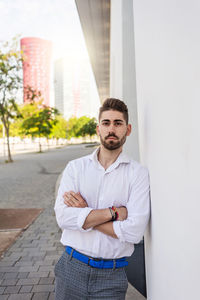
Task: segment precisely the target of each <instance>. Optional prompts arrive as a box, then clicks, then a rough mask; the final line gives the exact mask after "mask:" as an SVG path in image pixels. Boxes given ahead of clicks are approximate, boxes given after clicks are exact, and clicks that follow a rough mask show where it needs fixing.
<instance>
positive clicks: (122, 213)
mask: <svg viewBox="0 0 200 300" xmlns="http://www.w3.org/2000/svg"><path fill="white" fill-rule="evenodd" d="M117 212H118V214H119V217H118V219H117V221H124V220H126V219H127V216H128V211H127V208H126V207H125V206H121V207H117Z"/></svg>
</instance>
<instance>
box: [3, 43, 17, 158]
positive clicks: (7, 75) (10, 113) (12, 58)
mask: <svg viewBox="0 0 200 300" xmlns="http://www.w3.org/2000/svg"><path fill="white" fill-rule="evenodd" d="M17 45H18V40H17V38H14V39H13V40H12V41H11V42H0V119H1V121H2V123H3V126H4V128H5V133H6V137H7V146H8V160H7V162H12V161H13V160H12V157H11V151H10V143H9V136H10V124H11V120H14V119H17V118H21V117H22V116H21V114H20V112H19V109H18V105H17V103H16V93H17V91H18V90H19V89H21V87H22V85H21V83H22V71H21V70H22V53H21V51H18V50H17Z"/></svg>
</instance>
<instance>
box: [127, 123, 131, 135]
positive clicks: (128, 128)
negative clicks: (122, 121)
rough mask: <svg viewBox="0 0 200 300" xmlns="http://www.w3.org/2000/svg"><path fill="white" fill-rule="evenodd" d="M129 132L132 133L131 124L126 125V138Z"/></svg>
mask: <svg viewBox="0 0 200 300" xmlns="http://www.w3.org/2000/svg"><path fill="white" fill-rule="evenodd" d="M131 131H132V126H131V124H128V125H127V131H126V136H129V135H130V134H131Z"/></svg>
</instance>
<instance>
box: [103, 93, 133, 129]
mask: <svg viewBox="0 0 200 300" xmlns="http://www.w3.org/2000/svg"><path fill="white" fill-rule="evenodd" d="M107 110H117V111H120V112H122V113H123V116H124V120H125V121H126V124H128V108H127V106H126V104H125V103H124V102H123V101H121V100H119V99H116V98H107V99H106V100H105V101H104V102H103V105H102V106H101V107H100V109H99V120H100V117H101V114H102V112H104V111H107Z"/></svg>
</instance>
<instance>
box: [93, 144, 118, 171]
mask: <svg viewBox="0 0 200 300" xmlns="http://www.w3.org/2000/svg"><path fill="white" fill-rule="evenodd" d="M121 152H122V147H120V148H118V149H116V150H108V149H106V148H104V146H103V145H101V146H100V149H99V153H98V160H99V162H100V164H101V165H102V166H103V167H104V169H105V170H106V169H108V167H109V166H110V165H112V164H113V163H114V162H115V161H116V159H117V158H118V156H119V154H120V153H121Z"/></svg>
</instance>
